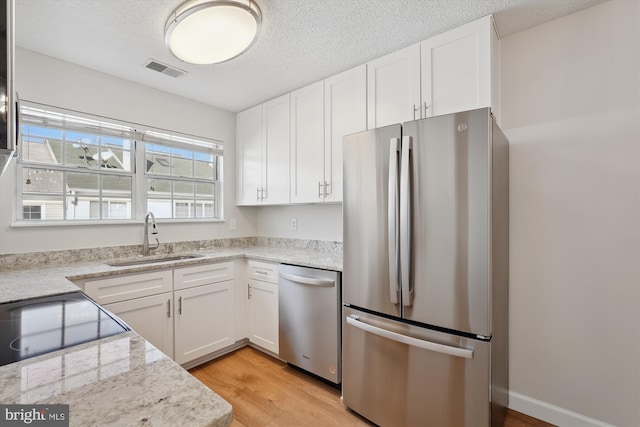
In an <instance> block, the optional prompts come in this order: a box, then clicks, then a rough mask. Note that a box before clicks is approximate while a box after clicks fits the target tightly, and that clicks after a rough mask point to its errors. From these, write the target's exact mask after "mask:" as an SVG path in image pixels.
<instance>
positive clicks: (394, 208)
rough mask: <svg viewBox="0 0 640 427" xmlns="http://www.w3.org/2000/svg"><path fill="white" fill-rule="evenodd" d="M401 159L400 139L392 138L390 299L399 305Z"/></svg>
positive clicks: (389, 205) (390, 174) (390, 156)
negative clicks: (399, 163) (399, 190)
mask: <svg viewBox="0 0 640 427" xmlns="http://www.w3.org/2000/svg"><path fill="white" fill-rule="evenodd" d="M399 157H400V138H391V146H390V148H389V200H388V203H387V206H388V214H387V218H388V226H387V232H388V241H389V297H390V300H391V303H393V304H398V291H399V286H398V260H399V257H398V254H399V249H400V240H399V239H400V234H399V232H398V231H399V228H400V227H399V223H398V220H399V218H398V204H399V202H400V200H399V199H398V197H399V195H400V194H399V192H398V161H399Z"/></svg>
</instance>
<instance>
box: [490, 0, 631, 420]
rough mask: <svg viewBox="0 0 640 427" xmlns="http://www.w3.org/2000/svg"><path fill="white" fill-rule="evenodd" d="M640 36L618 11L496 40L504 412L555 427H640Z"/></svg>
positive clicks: (625, 7)
mask: <svg viewBox="0 0 640 427" xmlns="http://www.w3.org/2000/svg"><path fill="white" fill-rule="evenodd" d="M639 28H640V2H638V1H635V0H612V1H610V2H607V3H604V4H601V5H598V6H595V7H592V8H590V9H586V10H584V11H581V12H578V13H575V14H572V15H569V16H566V17H563V18H560V19H558V20H555V21H553V22H550V23H547V24H544V25H540V26H538V27H535V28H532V29H529V30H526V31H523V32H520V33H517V34H514V35H511V36H509V37H505V38H504V39H502V40H501V74H502V80H501V92H502V99H501V100H502V128H503V129H504V131H505V134H506V135H507V137H508V138H509V140H510V144H511V145H510V147H511V152H510V169H511V179H510V183H511V188H510V194H511V200H510V216H511V218H510V226H511V230H510V238H511V241H510V242H511V243H510V244H511V252H510V256H511V262H510V292H511V294H510V304H511V307H510V310H511V311H510V313H511V320H510V338H511V342H510V353H511V354H510V361H511V362H510V363H511V365H510V373H511V391H512V396H511V404H510V405H511V407H512V408H514V409H516V410H520V411H522V412H526V413H529V414H531V415H533V416H536V417H538V418H542V419H545V420H547V421H550V422H552V423H554V424H559V425H569V426H588V425H600V423H609V424H614V425H619V426H638V425H640V271H639V269H640V202H639V197H640V172H639V170H640V149H639V147H640V129H639V127H640V102H639V100H640V67H639V61H640V60H639V55H640V43H639V41H640V34H639ZM578 414H580V415H578Z"/></svg>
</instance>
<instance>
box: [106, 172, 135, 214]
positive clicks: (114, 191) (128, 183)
mask: <svg viewBox="0 0 640 427" xmlns="http://www.w3.org/2000/svg"><path fill="white" fill-rule="evenodd" d="M131 187H132V180H131V177H129V176H117V175H114V176H111V175H109V176H103V177H102V200H103V201H105V203H107V202H108V206H106V207H105V208H103V210H102V218H103V219H131V205H132V197H131V194H132V192H131V191H132V190H131Z"/></svg>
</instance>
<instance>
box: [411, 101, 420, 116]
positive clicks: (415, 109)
mask: <svg viewBox="0 0 640 427" xmlns="http://www.w3.org/2000/svg"><path fill="white" fill-rule="evenodd" d="M416 113H420V106H419V105H418V106H417V107H416V104H413V120H415V119H416ZM418 118H420V117H418Z"/></svg>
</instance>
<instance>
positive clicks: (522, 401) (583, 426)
mask: <svg viewBox="0 0 640 427" xmlns="http://www.w3.org/2000/svg"><path fill="white" fill-rule="evenodd" d="M509 408H511V409H513V410H514V411H518V412H522V413H523V414H526V415H529V416H531V417H534V418H537V419H539V420H542V421H546V422H548V423H551V424H554V425H557V426H560V427H614V426H612V425H611V424H607V423H605V422H602V421H598V420H596V419H593V418H589V417H585V416H584V415H581V414H578V413H576V412H571V411H569V410H567V409H564V408H561V407H559V406H555V405H552V404H550V403H547V402H543V401H541V400H537V399H534V398H532V397H529V396H525V395H523V394H520V393H516V392H513V391H510V392H509Z"/></svg>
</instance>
